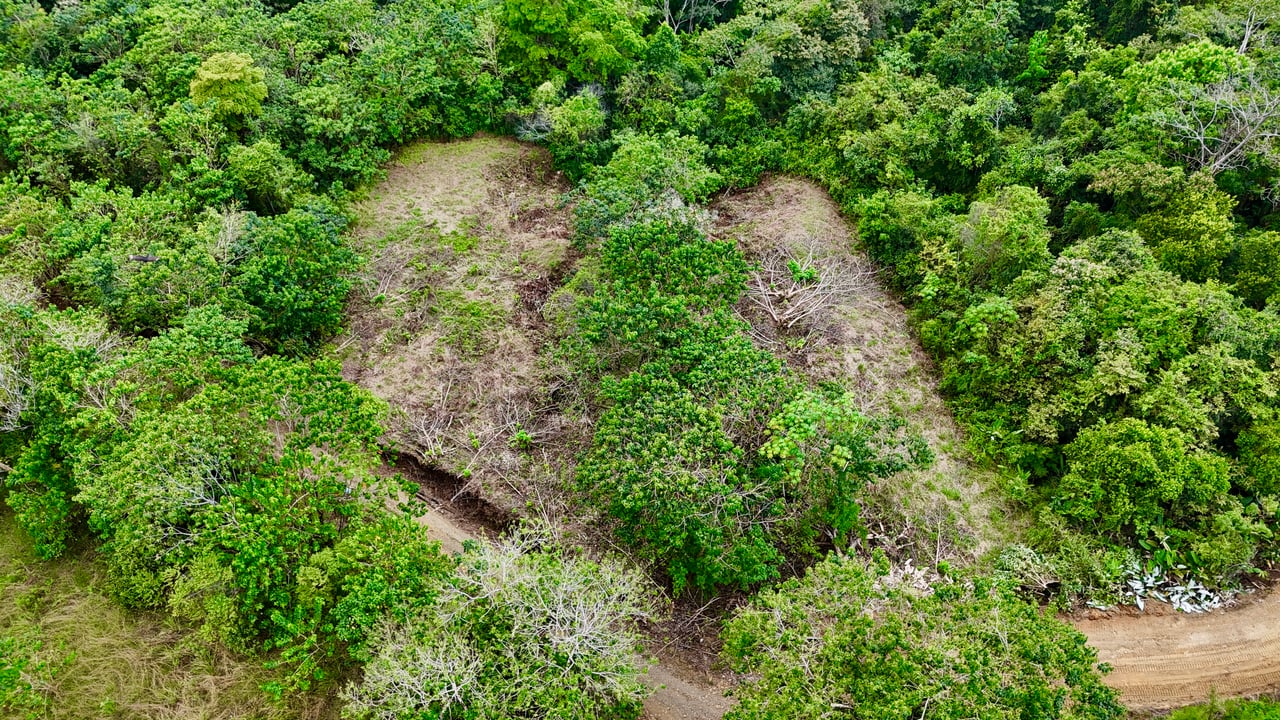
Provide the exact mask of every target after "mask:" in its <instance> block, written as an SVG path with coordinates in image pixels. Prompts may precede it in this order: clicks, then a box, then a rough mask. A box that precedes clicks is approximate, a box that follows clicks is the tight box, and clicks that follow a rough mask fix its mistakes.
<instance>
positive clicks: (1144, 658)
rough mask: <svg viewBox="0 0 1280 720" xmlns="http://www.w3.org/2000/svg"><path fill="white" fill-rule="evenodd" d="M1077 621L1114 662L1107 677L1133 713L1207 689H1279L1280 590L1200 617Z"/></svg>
mask: <svg viewBox="0 0 1280 720" xmlns="http://www.w3.org/2000/svg"><path fill="white" fill-rule="evenodd" d="M1074 624H1075V626H1076V627H1077V628H1078V629H1079V630H1080V631H1081V632H1083V633H1084V634H1085V635H1087V636H1088V637H1089V644H1090V645H1092V646H1093V647H1095V648H1097V650H1098V658H1099V659H1100V660H1101V661H1103V662H1107V663H1110V664H1111V665H1112V667H1113V668H1114V670H1113V671H1112V672H1111V674H1110V675H1108V676H1107V677H1106V682H1107V684H1108V685H1111V686H1112V687H1114V688H1116V689H1118V690H1119V691H1120V697H1121V700H1122V701H1123V702H1124V704H1125V705H1126V706H1128V707H1129V708H1130V709H1133V710H1167V709H1171V708H1175V707H1180V706H1183V705H1190V704H1193V703H1197V702H1203V701H1205V700H1206V699H1207V698H1208V697H1209V694H1210V692H1216V693H1217V695H1218V697H1223V698H1226V697H1240V696H1250V695H1257V694H1263V693H1269V692H1276V691H1280V592H1272V593H1270V594H1269V595H1266V596H1263V597H1259V598H1256V599H1251V600H1250V601H1249V602H1248V603H1247V604H1246V605H1244V606H1243V607H1240V608H1236V609H1232V610H1219V611H1216V612H1212V613H1206V614H1203V615H1187V614H1184V613H1175V612H1173V611H1168V612H1167V613H1160V614H1152V613H1146V614H1142V615H1124V614H1110V615H1109V616H1106V617H1097V618H1093V619H1087V620H1077V621H1075V622H1074Z"/></svg>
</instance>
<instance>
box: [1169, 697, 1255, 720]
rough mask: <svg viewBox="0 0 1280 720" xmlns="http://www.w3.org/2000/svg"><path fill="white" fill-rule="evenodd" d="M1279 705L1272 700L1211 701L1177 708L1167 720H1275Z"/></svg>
mask: <svg viewBox="0 0 1280 720" xmlns="http://www.w3.org/2000/svg"><path fill="white" fill-rule="evenodd" d="M1278 717H1280V705H1277V704H1276V701H1274V700H1227V701H1222V700H1216V699H1215V700H1212V701H1210V702H1209V703H1206V704H1204V705H1194V706H1192V707H1185V708H1179V709H1177V710H1174V711H1173V712H1172V713H1170V714H1169V720H1275V719H1276V718H1278Z"/></svg>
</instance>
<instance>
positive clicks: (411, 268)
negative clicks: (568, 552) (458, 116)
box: [334, 138, 589, 509]
mask: <svg viewBox="0 0 1280 720" xmlns="http://www.w3.org/2000/svg"><path fill="white" fill-rule="evenodd" d="M567 190H568V186H567V184H566V183H565V181H564V179H563V178H562V177H561V176H560V174H559V173H558V172H556V171H554V170H553V169H552V167H551V163H550V159H549V157H548V156H547V155H546V153H545V152H544V151H542V150H540V149H538V148H536V147H534V146H531V145H526V144H522V143H518V142H516V141H514V140H510V139H498V138H478V139H473V140H467V141H461V142H453V143H423V144H419V145H416V146H413V147H411V148H408V149H407V150H405V151H404V152H403V153H402V154H401V156H400V157H399V158H398V159H397V161H396V162H395V163H394V164H393V166H392V167H391V168H389V170H388V173H387V179H386V181H384V182H383V183H381V184H379V185H377V186H375V187H374V188H372V189H371V190H370V191H369V194H368V197H366V198H365V199H364V200H362V201H361V202H360V203H359V204H358V209H359V211H360V213H361V216H362V217H361V220H360V222H359V224H358V226H357V228H356V232H355V236H356V242H357V244H358V245H359V246H360V250H361V252H362V254H363V255H364V256H365V257H366V258H367V259H368V262H367V264H366V267H365V268H364V269H363V270H362V272H361V275H360V276H359V277H358V278H357V279H356V280H357V292H356V293H355V298H354V300H353V302H352V304H351V307H350V308H349V318H350V325H349V330H348V332H347V334H346V335H345V336H343V337H340V338H338V339H337V341H336V342H335V347H334V352H335V353H336V354H337V355H338V357H340V358H341V359H342V361H343V366H344V374H345V376H346V377H347V378H348V379H351V380H353V381H355V382H358V383H359V384H361V385H362V386H364V387H366V388H368V389H369V390H371V391H372V392H373V393H374V394H376V395H378V396H380V397H382V398H384V399H385V400H387V401H388V403H389V404H390V405H391V407H392V420H391V436H392V437H391V439H392V440H394V442H395V443H396V444H397V445H398V446H399V447H401V448H403V449H407V450H409V451H411V452H413V453H414V454H415V455H416V456H417V457H418V458H419V459H420V460H421V461H423V462H424V463H427V464H430V465H432V466H435V467H438V468H440V469H443V470H446V471H449V472H451V473H454V474H456V475H458V476H460V477H463V478H465V479H467V480H468V481H469V484H468V486H467V488H466V489H467V490H468V491H470V492H474V493H477V494H480V495H482V496H483V497H485V498H487V499H489V500H491V501H494V502H496V503H497V504H499V505H500V506H502V507H504V508H506V509H511V508H515V507H522V506H525V505H526V504H528V503H530V502H531V501H533V502H536V501H537V498H536V497H535V496H536V495H537V494H538V493H539V492H541V491H542V488H543V486H547V487H550V486H552V485H556V484H558V483H557V482H555V481H554V480H555V476H556V475H558V474H559V473H560V472H562V470H563V468H562V464H563V463H562V462H561V459H562V458H564V457H568V453H564V452H560V451H559V450H556V451H555V452H547V450H548V448H562V447H566V446H569V445H572V444H573V443H576V442H581V440H582V438H583V437H584V434H585V433H586V432H588V431H589V427H588V426H587V425H586V424H585V423H584V422H583V421H581V420H571V419H569V418H567V417H565V416H564V414H563V413H562V412H561V411H560V410H559V409H558V406H559V403H558V402H557V401H556V400H555V399H554V398H553V397H552V395H553V393H554V389H555V388H556V387H558V386H559V385H561V384H563V383H562V380H561V378H562V377H563V376H564V375H565V374H566V373H567V372H568V371H567V370H566V369H564V368H562V367H559V366H558V365H557V364H556V363H555V362H553V361H552V360H551V359H550V353H549V352H547V351H548V349H549V348H548V339H547V337H546V333H545V328H544V322H543V320H542V314H541V310H542V303H543V302H545V300H546V298H547V296H548V295H549V294H550V292H551V291H552V290H553V289H554V288H555V287H557V286H558V285H559V283H560V279H561V278H563V277H564V276H565V275H566V273H567V272H568V270H569V268H570V266H571V265H572V263H573V261H574V257H573V254H572V251H571V249H570V241H569V239H570V220H571V218H570V211H569V209H568V208H567V207H565V205H564V202H563V199H562V198H563V196H564V194H565V192H566V191H567Z"/></svg>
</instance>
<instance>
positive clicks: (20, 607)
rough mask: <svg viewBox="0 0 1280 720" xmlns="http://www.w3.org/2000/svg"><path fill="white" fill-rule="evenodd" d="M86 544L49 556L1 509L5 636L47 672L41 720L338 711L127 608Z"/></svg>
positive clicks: (310, 719)
mask: <svg viewBox="0 0 1280 720" xmlns="http://www.w3.org/2000/svg"><path fill="white" fill-rule="evenodd" d="M103 582H104V577H103V574H102V572H101V569H100V567H99V566H98V564H97V563H96V561H95V559H94V558H93V555H92V551H91V550H88V549H84V550H81V551H80V552H78V553H73V554H71V555H70V556H68V557H65V558H62V559H59V560H55V561H51V562H41V561H38V560H36V559H35V557H34V556H33V555H32V553H31V545H30V541H29V540H28V539H27V537H26V535H25V534H24V533H23V532H22V530H21V529H19V528H18V527H17V525H16V523H15V522H14V521H13V517H12V515H11V514H9V513H7V512H5V513H2V514H0V638H3V637H10V638H15V639H17V640H18V641H19V643H20V644H21V646H22V647H24V648H28V649H30V648H33V647H36V643H38V644H39V649H38V650H36V651H35V657H34V658H33V660H34V662H33V663H31V665H29V667H34V665H35V664H37V663H40V662H43V663H46V664H47V666H48V668H49V669H48V670H47V671H43V672H35V673H33V677H32V679H33V680H35V682H34V683H33V684H34V685H36V686H37V687H38V688H39V689H40V691H41V693H42V694H43V695H44V697H45V699H46V700H47V705H46V708H47V709H46V711H45V712H43V713H41V714H39V715H38V717H42V718H52V719H58V720H61V719H63V718H65V719H67V720H82V719H87V718H150V719H155V720H196V719H197V718H198V719H200V720H222V719H225V720H232V719H236V720H243V719H244V718H263V719H268V718H281V719H283V718H295V719H298V720H320V719H321V718H336V717H337V708H336V706H335V705H334V704H333V702H332V700H331V699H330V698H328V697H326V696H323V695H316V696H311V697H306V698H302V699H299V700H297V701H295V702H293V703H292V704H291V705H289V706H283V705H278V704H276V703H274V702H273V701H272V700H271V699H270V698H269V697H268V696H267V695H266V694H265V693H264V692H263V691H262V690H261V689H260V687H261V685H262V684H264V683H267V682H270V681H271V680H274V679H276V676H275V675H274V674H273V673H272V672H271V671H269V670H266V669H264V668H263V665H262V661H261V660H260V659H252V658H238V657H235V656H233V655H232V654H230V653H229V652H227V651H225V650H221V649H213V648H209V647H207V646H206V645H204V644H203V643H201V642H200V641H199V640H197V639H195V638H194V637H193V636H191V635H189V634H188V633H186V632H184V631H183V630H182V629H181V628H177V627H174V626H173V625H172V624H170V623H167V622H166V621H165V620H164V619H163V618H162V617H161V616H159V615H152V614H149V613H135V612H129V611H127V610H124V609H123V608H121V607H120V606H119V604H117V603H116V602H115V601H114V600H112V599H111V598H109V597H107V596H106V595H105V594H104V593H103V592H102V591H101V590H100V589H99V588H101V587H102V585H103Z"/></svg>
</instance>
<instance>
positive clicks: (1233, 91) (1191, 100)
mask: <svg viewBox="0 0 1280 720" xmlns="http://www.w3.org/2000/svg"><path fill="white" fill-rule="evenodd" d="M1170 94H1171V96H1172V100H1173V103H1172V110H1171V111H1170V112H1167V113H1164V114H1162V115H1161V116H1160V118H1159V121H1160V122H1161V123H1162V124H1163V125H1164V126H1165V127H1167V128H1169V129H1170V130H1171V131H1172V132H1173V136H1174V137H1175V138H1177V139H1178V140H1180V141H1182V143H1183V149H1182V150H1181V151H1180V152H1179V155H1180V156H1181V158H1182V159H1183V160H1184V161H1185V162H1186V163H1187V164H1188V165H1189V166H1190V167H1191V169H1193V170H1197V171H1198V170H1208V171H1209V172H1210V173H1212V174H1214V175H1217V174H1218V173H1221V172H1222V171H1224V170H1230V169H1233V168H1238V167H1243V166H1244V165H1245V164H1247V163H1248V162H1249V159H1250V157H1252V156H1257V155H1263V156H1268V157H1272V158H1280V93H1277V92H1276V91H1275V90H1273V89H1272V88H1271V87H1269V86H1268V85H1267V83H1266V82H1265V81H1264V80H1263V79H1262V78H1260V77H1258V75H1257V74H1255V73H1249V74H1247V75H1232V76H1231V77H1228V78H1226V79H1225V80H1223V81H1221V82H1216V83H1211V84H1209V85H1186V84H1182V83H1179V84H1176V85H1174V86H1171V88H1170Z"/></svg>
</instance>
